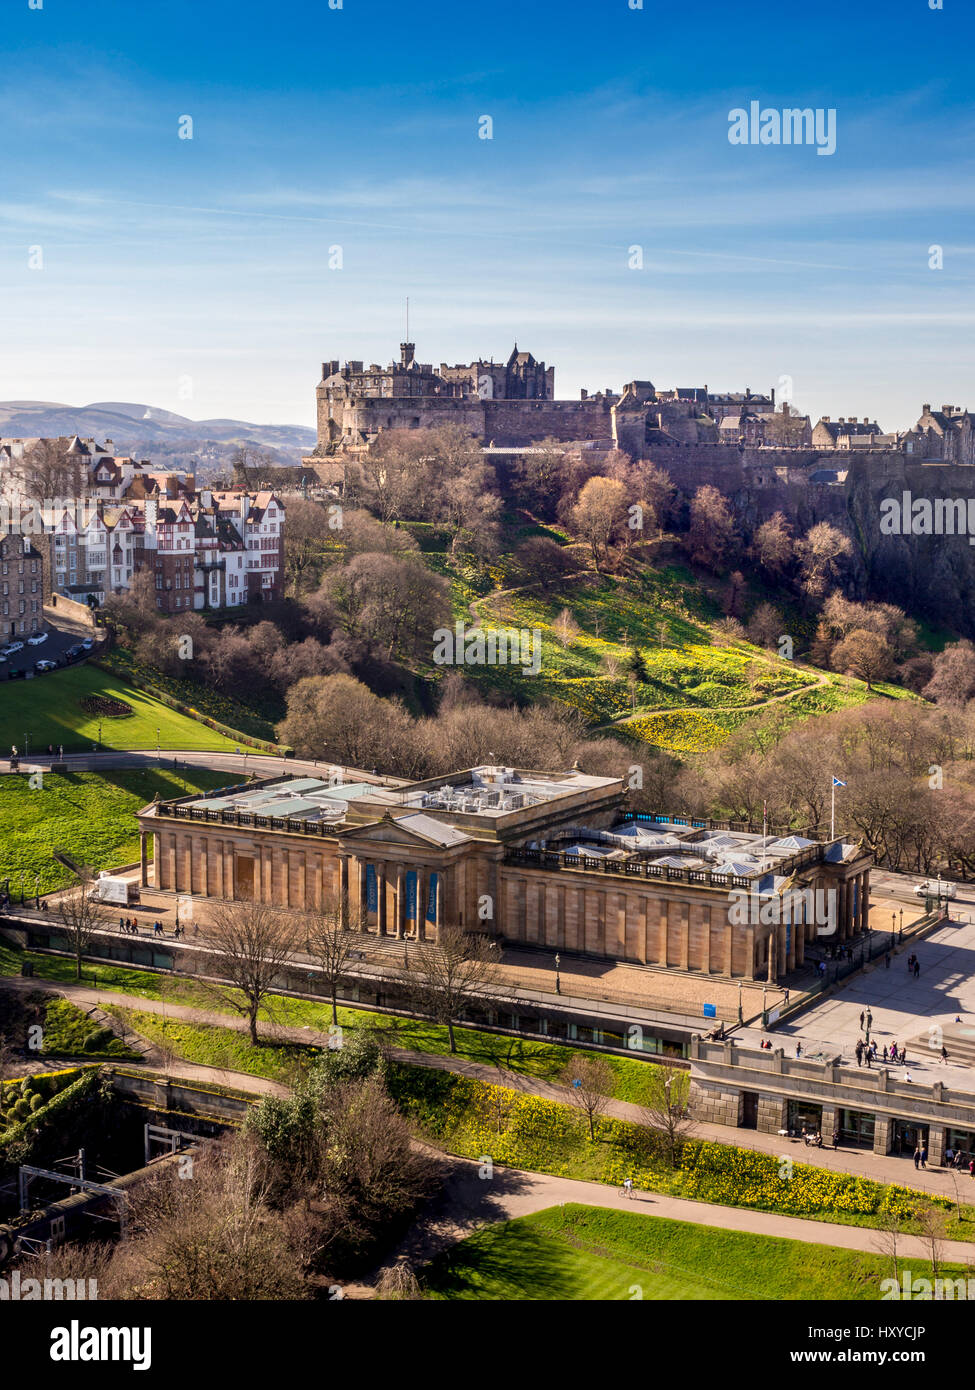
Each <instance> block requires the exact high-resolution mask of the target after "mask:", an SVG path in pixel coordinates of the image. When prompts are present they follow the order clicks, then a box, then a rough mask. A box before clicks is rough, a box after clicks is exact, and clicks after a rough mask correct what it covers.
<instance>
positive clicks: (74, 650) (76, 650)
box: [65, 642, 81, 661]
mask: <svg viewBox="0 0 975 1390" xmlns="http://www.w3.org/2000/svg"><path fill="white" fill-rule="evenodd" d="M80 655H81V646H80V644H79V643H77V642H76V643H75V645H74V646H73V647H69V648H68V650H67V651H66V652H65V656H66V657H67V659H68V660H69V661H74V660H75V658H76V657H79V656H80Z"/></svg>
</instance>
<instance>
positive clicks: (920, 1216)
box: [917, 1201, 948, 1282]
mask: <svg viewBox="0 0 975 1390" xmlns="http://www.w3.org/2000/svg"><path fill="white" fill-rule="evenodd" d="M917 1223H918V1225H919V1226H920V1228H921V1239H922V1240H923V1241H924V1242H925V1244H926V1245H927V1247H928V1254H929V1256H930V1259H931V1280H932V1282H934V1280H936V1279H937V1278H938V1272H939V1270H940V1268H941V1259H942V1252H943V1249H944V1243H945V1241H946V1240H947V1238H948V1214H947V1212H946V1211H945V1209H944V1207H942V1206H939V1205H937V1204H936V1203H935V1202H930V1201H925V1202H923V1203H922V1204H921V1206H920V1207H919V1208H918V1212H917Z"/></svg>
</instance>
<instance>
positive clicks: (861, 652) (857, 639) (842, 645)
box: [831, 628, 894, 690]
mask: <svg viewBox="0 0 975 1390" xmlns="http://www.w3.org/2000/svg"><path fill="white" fill-rule="evenodd" d="M831 660H832V664H833V669H834V670H835V671H843V672H846V673H848V674H852V675H854V676H858V677H859V678H860V680H862V681H866V683H867V689H868V690H871V689H872V688H873V682H874V681H878V680H884V679H885V678H886V677H887V676H889V675H891V674H892V672H893V668H894V663H893V661H892V660H891V655H890V648H889V647H888V646H887V643H886V642H885V641H884V639H883V638H882V637H881V636H880V634H879V633H877V632H867V631H865V630H864V629H863V628H856V629H855V630H854V631H853V632H851V633H850V634H849V636H847V637H844V638H843V641H842V642H838V643H837V644H836V646H835V647H834V648H833V652H832V657H831Z"/></svg>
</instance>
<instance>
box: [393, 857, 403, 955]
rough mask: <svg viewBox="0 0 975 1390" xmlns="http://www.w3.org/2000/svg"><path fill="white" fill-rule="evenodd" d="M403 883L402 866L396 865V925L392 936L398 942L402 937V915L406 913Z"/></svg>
mask: <svg viewBox="0 0 975 1390" xmlns="http://www.w3.org/2000/svg"><path fill="white" fill-rule="evenodd" d="M404 881H405V873H404V869H403V865H402V864H397V865H396V888H395V893H396V898H395V902H396V925H395V927H394V935H395V936H396V938H397V939H398V940H401V939H402V936H403V913H404V912H405V911H406V903H405V902H404V897H405V887H404Z"/></svg>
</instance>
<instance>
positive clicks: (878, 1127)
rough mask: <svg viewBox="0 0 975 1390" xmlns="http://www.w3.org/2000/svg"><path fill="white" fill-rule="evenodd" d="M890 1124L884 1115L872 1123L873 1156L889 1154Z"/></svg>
mask: <svg viewBox="0 0 975 1390" xmlns="http://www.w3.org/2000/svg"><path fill="white" fill-rule="evenodd" d="M890 1128H891V1122H890V1120H889V1119H888V1118H887V1116H886V1115H884V1116H880V1115H878V1116H877V1117H876V1119H875V1121H874V1131H873V1151H874V1153H875V1154H889V1153H890Z"/></svg>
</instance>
